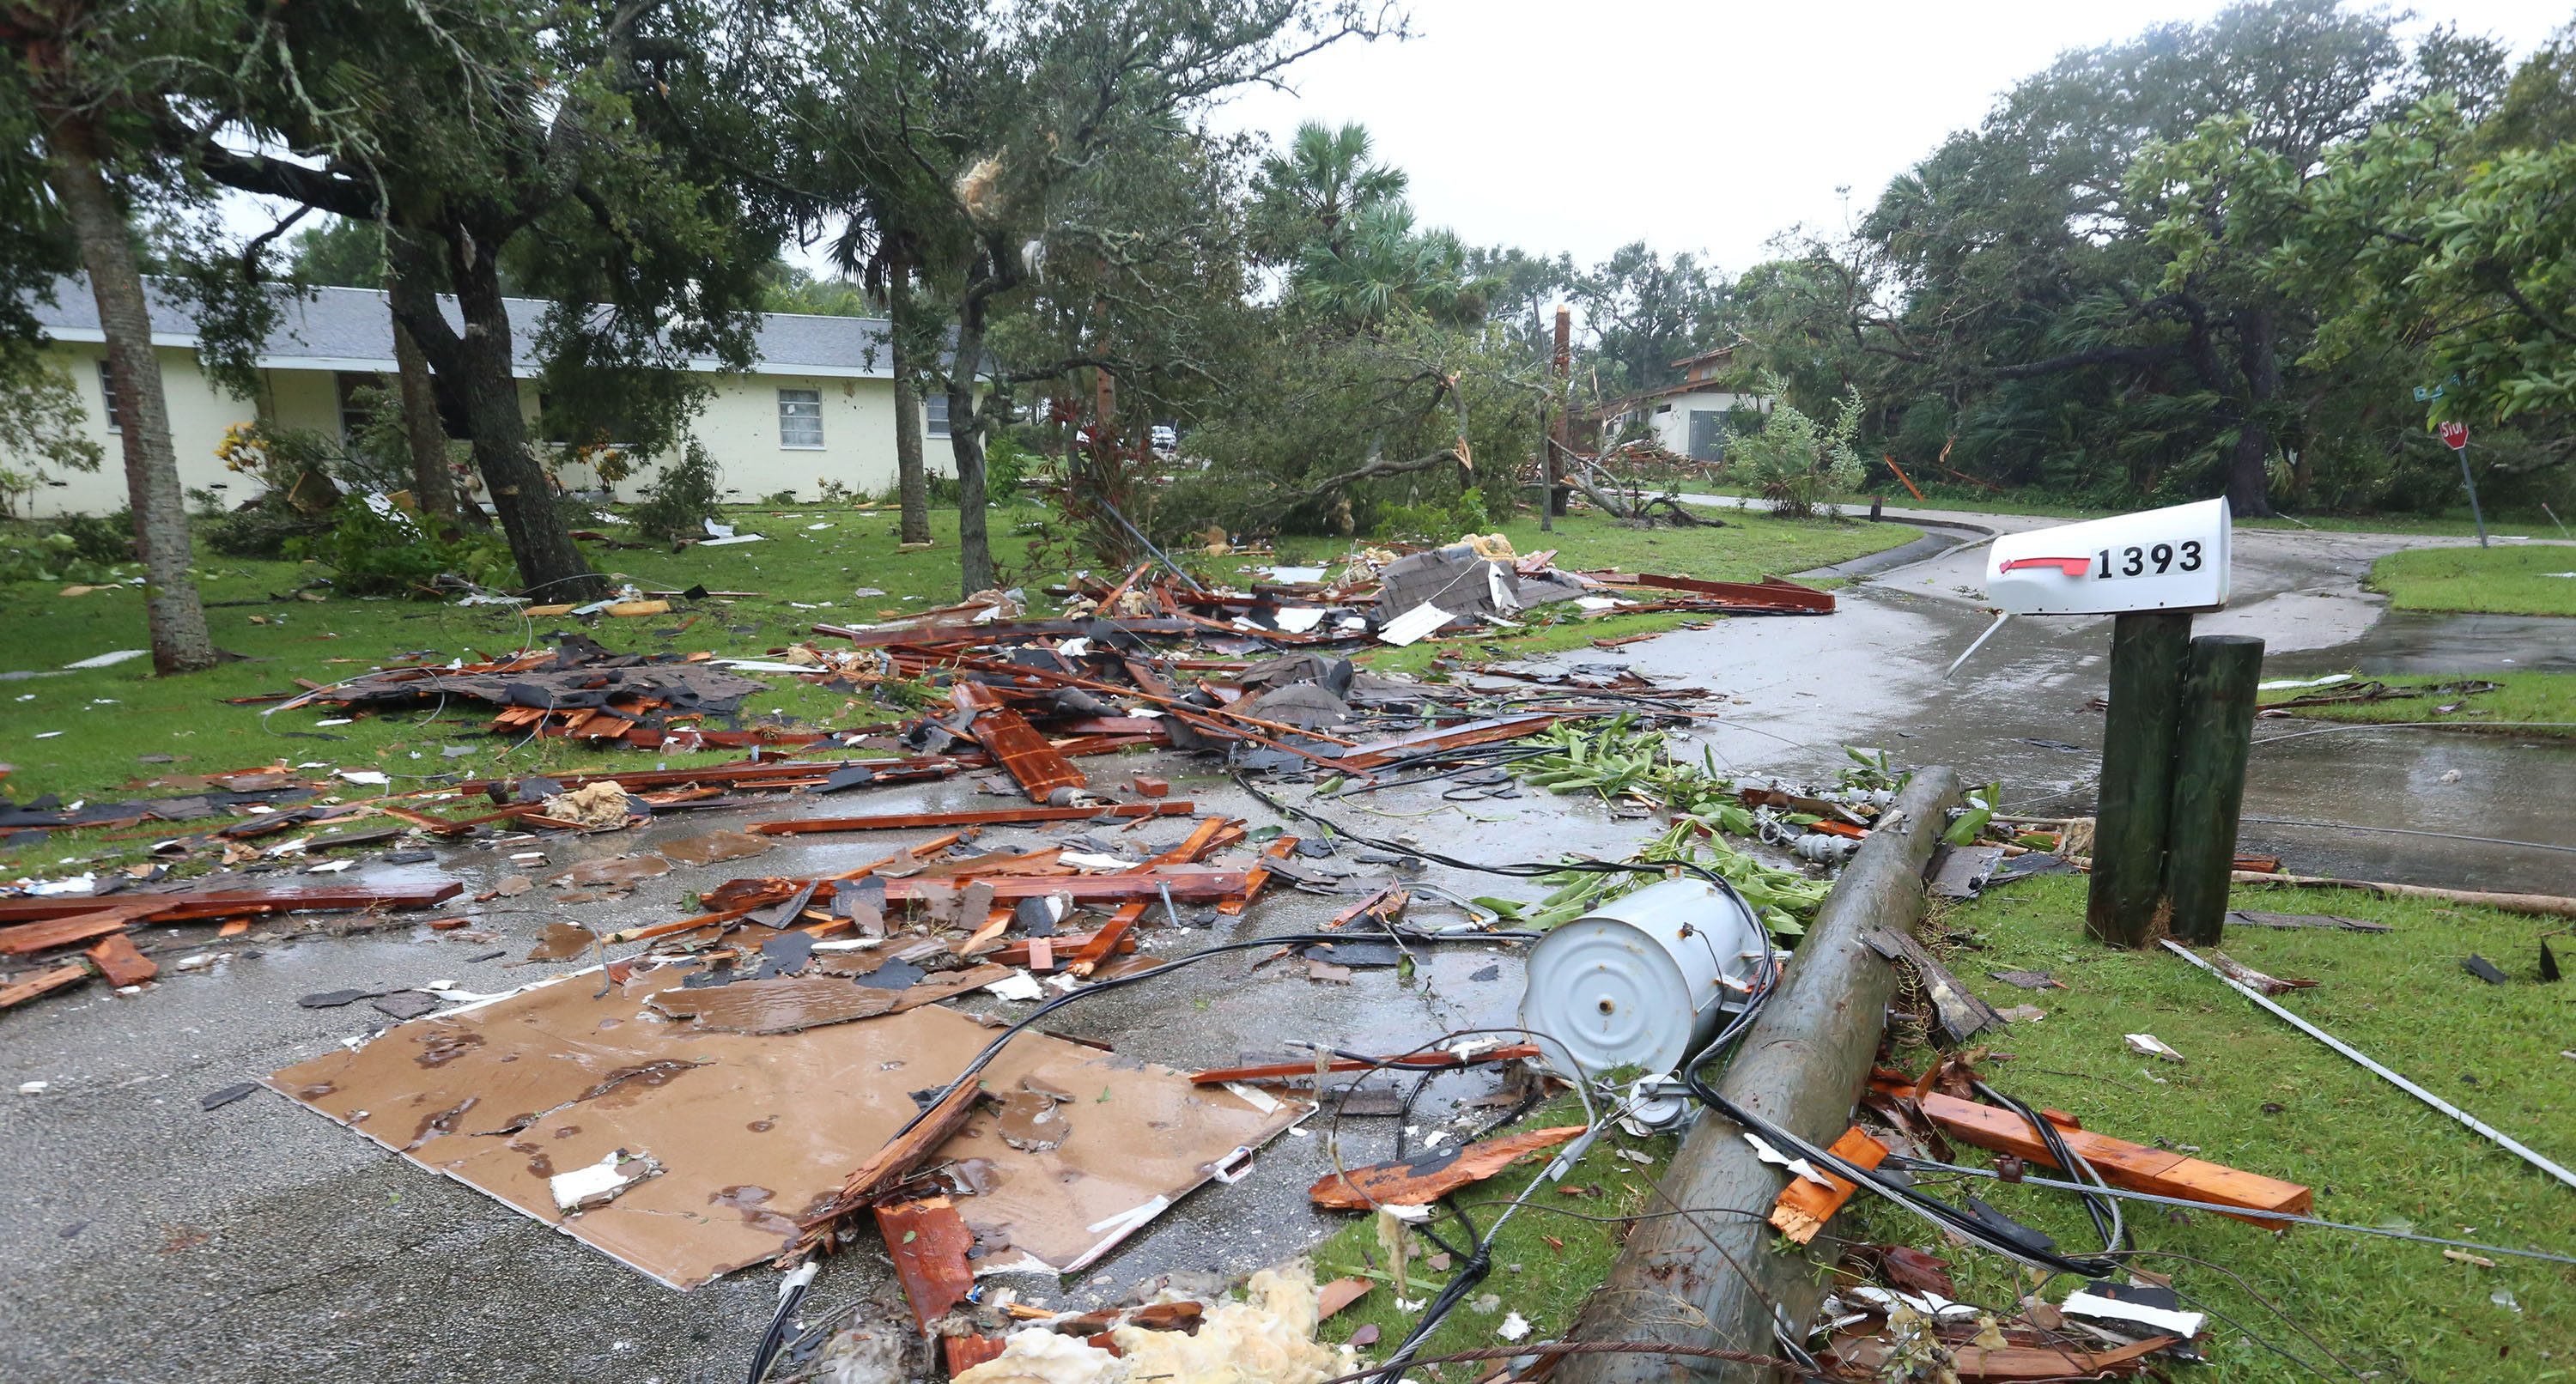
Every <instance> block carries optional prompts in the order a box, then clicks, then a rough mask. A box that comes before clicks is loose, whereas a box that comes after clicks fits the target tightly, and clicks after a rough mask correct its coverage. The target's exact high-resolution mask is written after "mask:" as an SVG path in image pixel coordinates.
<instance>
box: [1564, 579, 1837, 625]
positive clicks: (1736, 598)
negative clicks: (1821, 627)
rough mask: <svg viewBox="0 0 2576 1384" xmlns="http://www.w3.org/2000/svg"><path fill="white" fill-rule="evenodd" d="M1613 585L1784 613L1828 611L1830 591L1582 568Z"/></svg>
mask: <svg viewBox="0 0 2576 1384" xmlns="http://www.w3.org/2000/svg"><path fill="white" fill-rule="evenodd" d="M1584 575H1585V576H1587V577H1594V578H1597V579H1599V580H1601V581H1604V582H1609V583H1611V584H1613V585H1617V586H1645V587H1652V588H1654V589H1656V590H1659V591H1687V592H1689V593H1690V594H1692V595H1694V596H1706V597H1709V598H1710V599H1711V600H1715V601H1718V602H1721V603H1723V604H1724V605H1726V606H1728V607H1729V608H1732V609H1737V610H1758V611H1765V612H1776V613H1779V614H1784V615H1831V614H1833V613H1834V593H1832V592H1830V591H1819V590H1817V589H1816V588H1814V587H1812V586H1800V585H1799V584H1797V583H1796V582H1793V581H1782V580H1781V579H1780V578H1778V577H1764V578H1763V579H1762V580H1760V581H1758V582H1745V581H1701V580H1700V579H1699V578H1697V577H1665V576H1657V575H1654V574H1652V573H1647V572H1634V573H1631V572H1620V571H1617V570H1615V569H1613V570H1611V571H1607V572H1586V573H1584Z"/></svg>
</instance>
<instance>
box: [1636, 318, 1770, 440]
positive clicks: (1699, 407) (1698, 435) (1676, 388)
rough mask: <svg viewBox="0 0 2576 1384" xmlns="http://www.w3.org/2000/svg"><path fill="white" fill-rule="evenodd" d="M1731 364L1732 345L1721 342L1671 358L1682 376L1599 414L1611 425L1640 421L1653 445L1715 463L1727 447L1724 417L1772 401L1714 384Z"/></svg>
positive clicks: (1764, 406) (1762, 407)
mask: <svg viewBox="0 0 2576 1384" xmlns="http://www.w3.org/2000/svg"><path fill="white" fill-rule="evenodd" d="M1734 364H1735V348H1734V347H1732V346H1721V347H1719V348H1718V349H1716V350H1714V351H1708V352H1704V353H1702V354H1700V355H1696V356H1685V357H1683V358H1682V359H1680V360H1677V361H1674V362H1673V368H1674V369H1676V370H1679V371H1681V372H1682V378H1681V379H1680V380H1679V381H1678V382H1676V383H1673V384H1668V385H1665V386H1664V387H1663V388H1661V389H1649V390H1647V391H1645V392H1644V393H1641V394H1632V395H1629V396H1628V397H1627V398H1625V399H1621V400H1620V401H1618V402H1617V403H1614V404H1612V405H1610V406H1609V407H1608V408H1607V409H1605V410H1603V412H1604V413H1605V414H1606V415H1607V417H1608V419H1609V421H1610V423H1611V425H1612V426H1613V427H1614V428H1616V427H1619V426H1621V425H1623V424H1628V423H1639V422H1642V423H1644V424H1645V425H1646V427H1647V429H1648V431H1649V433H1650V435H1651V436H1652V437H1653V439H1654V442H1655V445H1657V446H1659V447H1662V448H1663V449H1664V450H1665V451H1668V452H1673V453H1676V454H1678V455H1681V456H1686V457H1689V458H1690V459H1691V460H1693V461H1716V460H1718V459H1719V458H1720V457H1721V456H1722V455H1724V453H1725V450H1726V415H1727V414H1728V413H1729V412H1731V411H1733V410H1735V409H1746V410H1750V411H1753V412H1768V411H1769V410H1770V407H1771V401H1770V400H1769V399H1768V398H1766V397H1764V396H1762V395H1759V394H1745V393H1739V392H1736V391H1734V390H1732V389H1728V388H1726V387H1724V386H1723V385H1721V384H1720V383H1719V381H1720V379H1721V377H1723V376H1724V375H1725V374H1726V372H1727V370H1728V369H1729V368H1731V367H1732V366H1733V365H1734Z"/></svg>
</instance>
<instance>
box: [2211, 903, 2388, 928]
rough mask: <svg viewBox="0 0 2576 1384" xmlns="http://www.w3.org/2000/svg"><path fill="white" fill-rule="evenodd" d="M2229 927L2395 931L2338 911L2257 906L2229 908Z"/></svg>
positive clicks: (2383, 925)
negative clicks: (2292, 910)
mask: <svg viewBox="0 0 2576 1384" xmlns="http://www.w3.org/2000/svg"><path fill="white" fill-rule="evenodd" d="M2227 926H2229V927H2279V928H2332V929H2336V930H2338V931H2343V932H2394V931H2396V929H2395V928H2392V927H2390V926H2389V925H2388V924H2386V923H2374V922H2369V921H2366V920H2364V919H2360V918H2346V917H2344V916H2342V915H2340V914H2336V913H2266V912H2263V911H2262V910H2260V909H2255V908H2231V909H2229V910H2227Z"/></svg>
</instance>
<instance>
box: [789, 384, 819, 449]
mask: <svg viewBox="0 0 2576 1384" xmlns="http://www.w3.org/2000/svg"><path fill="white" fill-rule="evenodd" d="M778 445H779V446H781V447H798V448H805V449H809V450H818V451H819V450H820V449H821V448H822V446H823V391H821V390H819V389H782V390H780V391H778Z"/></svg>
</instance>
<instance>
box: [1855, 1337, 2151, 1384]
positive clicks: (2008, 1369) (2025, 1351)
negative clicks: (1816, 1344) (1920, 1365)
mask: <svg viewBox="0 0 2576 1384" xmlns="http://www.w3.org/2000/svg"><path fill="white" fill-rule="evenodd" d="M2181 1339H2182V1338H2181V1337H2179V1336H2151V1337H2149V1338H2148V1339H2146V1340H2143V1341H2138V1342H2135V1343H2133V1344H2130V1345H2124V1346H2116V1347H2112V1348H2108V1349H2104V1350H2084V1349H2082V1348H2080V1347H2075V1346H2047V1345H2040V1346H2017V1345H2003V1346H1979V1345H1969V1344H1966V1343H1952V1344H1949V1345H1947V1346H1946V1347H1945V1350H1946V1352H1947V1354H1948V1356H1949V1360H1950V1371H1951V1373H1953V1374H1955V1375H1957V1376H1958V1377H1959V1379H1960V1380H1961V1381H1963V1384H1965V1382H1967V1381H1978V1382H1982V1381H1986V1380H2012V1379H2028V1380H2044V1379H2095V1378H2100V1377H2102V1376H2104V1375H2121V1376H2127V1375H2132V1374H2137V1373H2139V1372H2140V1371H2142V1370H2144V1369H2145V1368H2146V1366H2145V1365H2144V1364H2143V1363H2141V1362H2142V1360H2143V1358H2144V1357H2146V1356H2149V1355H2153V1354H2154V1353H2156V1352H2157V1351H2159V1350H2162V1349H2164V1348H2165V1347H2166V1346H2169V1345H2172V1344H2174V1343H2175V1342H2177V1341H2179V1340H2181ZM1895 1352H1896V1347H1895V1346H1894V1345H1893V1344H1892V1343H1890V1342H1888V1341H1886V1340H1883V1339H1880V1338H1878V1337H1868V1338H1864V1339H1860V1340H1846V1341H1841V1342H1838V1343H1837V1344H1836V1345H1835V1346H1834V1348H1833V1351H1832V1353H1831V1359H1832V1362H1833V1363H1834V1364H1837V1365H1839V1366H1841V1367H1842V1368H1844V1369H1845V1370H1856V1371H1859V1372H1860V1374H1859V1376H1858V1377H1862V1378H1869V1379H1877V1378H1882V1377H1884V1376H1883V1374H1882V1371H1883V1370H1885V1368H1886V1367H1887V1365H1888V1364H1889V1361H1890V1358H1891V1357H1892V1356H1893V1355H1894V1354H1895Z"/></svg>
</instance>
